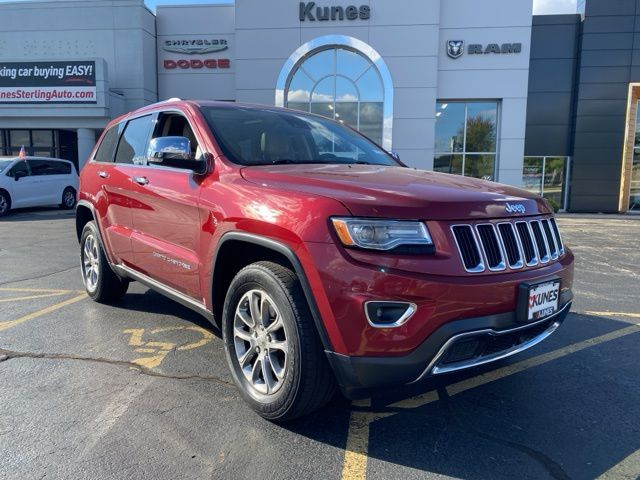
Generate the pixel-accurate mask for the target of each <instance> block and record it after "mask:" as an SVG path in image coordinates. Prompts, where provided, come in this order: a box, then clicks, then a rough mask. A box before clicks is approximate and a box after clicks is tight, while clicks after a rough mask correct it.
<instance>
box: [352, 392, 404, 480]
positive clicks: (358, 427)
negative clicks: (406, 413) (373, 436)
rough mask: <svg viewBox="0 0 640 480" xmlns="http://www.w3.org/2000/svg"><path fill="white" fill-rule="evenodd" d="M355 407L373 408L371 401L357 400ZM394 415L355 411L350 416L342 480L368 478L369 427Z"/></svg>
mask: <svg viewBox="0 0 640 480" xmlns="http://www.w3.org/2000/svg"><path fill="white" fill-rule="evenodd" d="M352 406H353V407H365V408H366V407H371V400H370V399H367V400H360V401H358V400H355V401H354V402H353V403H352ZM391 415H393V413H391V412H378V413H375V412H366V411H365V412H363V411H358V410H354V411H352V412H351V415H350V416H349V433H348V435H347V446H346V447H345V452H344V461H343V463H342V475H341V477H340V478H341V479H342V480H360V479H364V478H366V476H367V460H368V452H369V426H370V425H371V424H372V423H373V422H375V421H376V420H380V419H381V418H385V417H389V416H391Z"/></svg>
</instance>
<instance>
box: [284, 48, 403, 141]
mask: <svg viewBox="0 0 640 480" xmlns="http://www.w3.org/2000/svg"><path fill="white" fill-rule="evenodd" d="M338 40H341V41H338ZM392 97H393V87H392V86H391V76H390V75H389V72H388V70H387V69H386V66H384V62H383V61H382V59H381V58H380V56H379V55H378V54H377V53H376V52H375V50H373V49H372V48H371V47H369V46H368V45H366V44H364V43H363V42H360V41H358V40H355V39H352V38H349V37H341V38H340V39H337V38H336V37H335V36H330V37H323V38H320V39H317V40H315V41H312V42H309V44H307V45H304V46H303V47H301V48H300V49H298V50H297V51H296V53H295V54H294V55H293V56H292V58H291V59H289V61H288V62H287V64H286V65H285V67H284V68H283V70H282V72H281V74H280V80H279V85H278V92H277V95H276V103H277V104H278V105H280V106H285V107H288V108H293V109H296V110H302V111H305V112H311V113H316V114H319V115H323V116H325V117H328V118H332V119H334V120H336V121H338V122H340V123H344V124H346V125H349V126H351V127H353V128H355V129H357V130H359V131H360V132H362V133H363V134H364V135H366V136H367V137H369V138H371V139H372V140H373V141H374V142H376V143H378V144H380V145H382V146H383V147H385V148H387V149H390V148H391V124H392V116H393V112H392V108H393V98H392Z"/></svg>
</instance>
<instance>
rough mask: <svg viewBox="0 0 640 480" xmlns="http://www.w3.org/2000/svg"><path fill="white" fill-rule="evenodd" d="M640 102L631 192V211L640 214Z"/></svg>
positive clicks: (637, 113) (639, 104)
mask: <svg viewBox="0 0 640 480" xmlns="http://www.w3.org/2000/svg"><path fill="white" fill-rule="evenodd" d="M639 121H640V101H638V102H637V104H636V133H635V135H636V136H635V140H634V143H633V163H632V164H631V181H630V191H629V211H631V212H640V122H639Z"/></svg>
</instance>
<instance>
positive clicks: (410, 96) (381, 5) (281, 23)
mask: <svg viewBox="0 0 640 480" xmlns="http://www.w3.org/2000/svg"><path fill="white" fill-rule="evenodd" d="M347 3H349V2H347ZM351 3H355V4H357V6H360V5H368V6H369V7H370V10H371V18H370V19H369V20H360V19H358V20H353V21H347V20H345V21H337V20H336V21H331V20H329V21H322V22H320V21H316V22H310V21H308V20H307V21H304V22H301V21H300V19H299V16H298V13H299V10H298V8H299V1H298V0H280V1H279V2H278V4H277V7H276V6H275V5H274V4H273V3H272V2H264V1H262V0H237V1H236V42H237V44H236V47H237V48H236V74H237V76H236V88H237V100H238V101H245V102H252V103H264V104H269V105H271V104H273V103H274V86H275V85H276V82H277V78H278V75H279V74H280V71H281V69H282V66H283V65H284V63H285V62H286V61H287V59H288V58H289V57H290V56H291V54H292V53H293V52H294V51H295V50H296V49H297V48H298V47H299V46H300V45H303V44H305V43H306V42H308V41H310V40H313V39H315V38H318V37H320V36H324V35H332V34H336V35H347V36H351V37H354V38H357V39H359V40H362V41H363V42H365V43H367V44H369V45H371V46H372V47H373V48H374V49H375V50H376V51H377V52H378V53H379V54H380V55H381V56H382V57H383V59H384V62H385V63H386V65H387V67H388V68H389V70H390V72H391V76H392V79H393V84H394V122H393V149H394V150H396V151H397V152H398V153H399V154H400V156H401V158H402V159H403V161H404V162H405V163H407V164H408V165H410V166H413V167H417V168H422V169H432V168H433V156H434V144H435V110H436V105H435V104H436V100H437V99H438V98H442V99H450V100H454V99H459V100H467V99H494V100H498V101H500V103H501V121H500V125H499V132H498V135H499V146H498V150H499V154H498V166H497V170H498V179H499V180H500V181H502V182H506V183H511V184H520V182H521V176H522V161H523V155H524V134H525V119H526V99H527V88H528V71H529V50H530V39H531V10H532V1H531V0H522V1H517V2H514V1H513V0H485V1H483V2H482V3H481V4H479V3H478V2H477V1H475V0H403V1H402V2H401V3H398V2H391V1H389V0H363V1H360V2H351ZM316 5H317V6H322V7H323V6H332V5H342V4H341V3H339V2H329V3H326V2H321V1H320V2H316ZM342 6H344V7H346V6H347V4H344V5H342ZM496 12H499V15H496ZM447 39H463V40H465V42H466V44H467V45H468V44H470V43H482V44H487V43H499V44H502V43H507V42H509V43H522V47H523V49H522V52H521V53H519V54H512V55H475V56H473V55H466V54H465V55H464V56H463V57H462V58H459V59H457V60H452V59H450V58H449V57H448V56H447V54H446V40H447Z"/></svg>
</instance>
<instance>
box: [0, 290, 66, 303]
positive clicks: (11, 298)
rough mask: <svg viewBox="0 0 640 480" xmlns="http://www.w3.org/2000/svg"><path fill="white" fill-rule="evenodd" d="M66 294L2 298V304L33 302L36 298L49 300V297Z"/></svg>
mask: <svg viewBox="0 0 640 480" xmlns="http://www.w3.org/2000/svg"><path fill="white" fill-rule="evenodd" d="M65 293H66V292H62V293H58V292H56V293H41V294H39V295H28V296H26V297H10V298H0V303H6V302H20V301H22V300H33V299H36V298H47V297H59V296H60V295H64V294H65Z"/></svg>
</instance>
